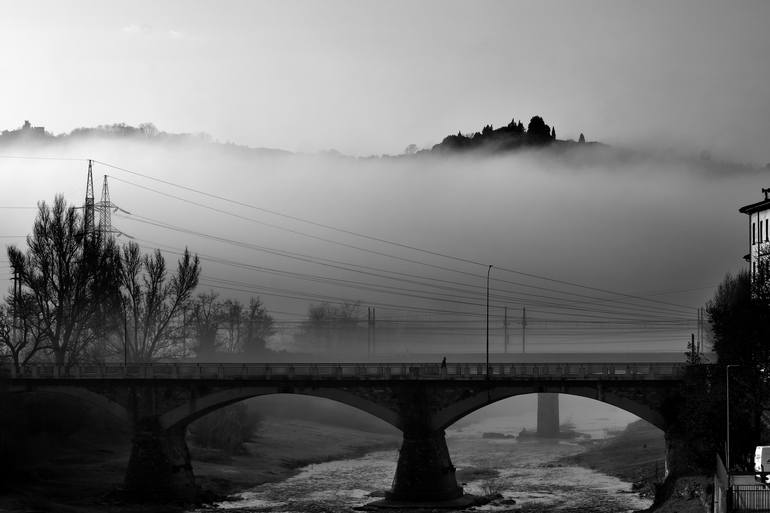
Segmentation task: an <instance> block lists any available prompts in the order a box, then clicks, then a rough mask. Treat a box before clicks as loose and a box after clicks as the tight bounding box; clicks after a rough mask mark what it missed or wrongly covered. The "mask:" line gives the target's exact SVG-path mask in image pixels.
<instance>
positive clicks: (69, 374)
mask: <svg viewBox="0 0 770 513" xmlns="http://www.w3.org/2000/svg"><path fill="white" fill-rule="evenodd" d="M684 369H685V365H684V364H682V363H659V362H656V363H638V362H635V363H492V364H490V365H489V378H490V379H495V380H519V379H521V380H526V379H539V380H543V379H554V380H565V379H567V380H592V381H595V380H598V379H614V380H623V379H626V380H640V379H641V380H644V379H650V380H652V379H662V378H678V377H680V376H682V374H683V373H684ZM0 377H3V378H11V379H14V378H15V379H225V380H227V379H317V380H323V379H329V380H344V379H365V380H396V379H403V380H414V379H419V380H479V379H486V378H487V370H486V368H485V365H484V364H483V363H450V364H447V365H446V367H442V366H441V365H440V364H437V363H243V364H240V363H170V362H169V363H165V362H159V363H149V364H132V363H130V364H128V365H123V364H118V363H108V364H100V365H80V366H74V367H69V368H66V367H62V366H56V365H52V364H31V365H25V366H23V367H22V368H21V370H19V371H17V370H16V369H15V368H14V367H13V366H8V365H0Z"/></svg>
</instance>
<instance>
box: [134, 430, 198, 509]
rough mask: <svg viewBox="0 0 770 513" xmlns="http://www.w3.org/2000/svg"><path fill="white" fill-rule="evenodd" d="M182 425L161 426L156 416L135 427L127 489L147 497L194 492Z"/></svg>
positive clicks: (189, 495) (187, 496) (185, 496)
mask: <svg viewBox="0 0 770 513" xmlns="http://www.w3.org/2000/svg"><path fill="white" fill-rule="evenodd" d="M185 430H186V428H184V427H179V428H172V429H167V430H166V429H162V428H161V426H160V424H159V422H158V420H157V418H146V419H142V420H140V421H139V422H137V423H136V425H135V426H134V436H133V439H132V445H131V456H130V457H129V460H128V469H127V470H126V479H125V486H126V491H127V492H128V493H130V494H131V496H132V497H137V498H148V499H166V498H174V499H193V498H194V497H195V495H196V494H197V488H196V486H195V476H194V475H193V471H192V465H191V464H190V452H189V450H188V449H187V443H186V442H185Z"/></svg>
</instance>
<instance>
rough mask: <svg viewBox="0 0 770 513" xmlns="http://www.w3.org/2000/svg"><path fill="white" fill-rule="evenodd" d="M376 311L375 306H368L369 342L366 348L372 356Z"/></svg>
mask: <svg viewBox="0 0 770 513" xmlns="http://www.w3.org/2000/svg"><path fill="white" fill-rule="evenodd" d="M375 315H376V314H375V312H374V307H373V306H370V307H369V308H367V323H366V325H367V328H368V329H367V344H366V349H367V353H368V354H369V356H372V355H373V354H374V326H375V325H374V322H375Z"/></svg>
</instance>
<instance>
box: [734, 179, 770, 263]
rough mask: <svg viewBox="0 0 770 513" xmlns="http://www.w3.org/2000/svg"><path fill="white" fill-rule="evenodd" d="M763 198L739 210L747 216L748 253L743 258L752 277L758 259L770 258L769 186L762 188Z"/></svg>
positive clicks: (765, 259)
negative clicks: (749, 267) (748, 266)
mask: <svg viewBox="0 0 770 513" xmlns="http://www.w3.org/2000/svg"><path fill="white" fill-rule="evenodd" d="M762 192H763V193H764V194H765V199H764V200H762V201H760V202H759V203H752V204H751V205H746V206H745V207H741V208H740V209H739V212H740V213H742V214H747V215H748V216H749V254H748V255H746V256H744V257H743V258H744V259H746V261H747V262H749V265H750V266H751V276H752V278H753V277H754V275H755V274H756V272H757V265H758V262H760V261H767V260H768V258H770V198H769V197H768V195H770V188H768V189H762Z"/></svg>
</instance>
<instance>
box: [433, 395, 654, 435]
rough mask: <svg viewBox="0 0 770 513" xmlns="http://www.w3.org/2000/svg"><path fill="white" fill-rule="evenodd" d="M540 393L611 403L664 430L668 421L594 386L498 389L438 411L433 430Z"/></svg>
mask: <svg viewBox="0 0 770 513" xmlns="http://www.w3.org/2000/svg"><path fill="white" fill-rule="evenodd" d="M539 392H548V393H557V394H565V395H574V396H578V397H586V398H588V399H594V400H596V401H600V402H603V403H606V404H610V405H612V406H615V407H617V408H620V409H621V410H625V411H627V412H629V413H633V414H634V415H636V416H637V417H639V418H641V419H643V420H646V421H647V422H649V423H650V424H652V425H654V426H655V427H657V428H659V429H661V430H664V431H665V426H666V422H665V419H664V417H663V413H662V412H660V411H658V409H656V408H655V407H653V406H652V405H650V404H645V403H643V402H640V401H635V400H633V399H630V398H628V397H625V396H624V395H623V394H621V393H618V391H615V390H612V389H609V390H604V391H601V390H600V391H598V392H597V389H596V387H592V386H570V387H566V388H559V389H550V388H549V389H543V390H537V389H534V390H533V389H532V387H527V388H524V387H506V386H501V387H495V388H492V389H488V390H483V391H479V392H477V393H475V394H473V395H470V396H468V397H466V398H464V399H462V400H460V401H457V402H455V403H453V404H449V405H447V406H445V407H444V408H442V409H441V410H439V411H438V412H436V413H435V414H434V415H433V417H432V419H431V427H432V428H433V429H446V428H447V427H449V426H451V425H452V424H454V423H455V422H457V421H458V420H460V419H461V418H463V417H465V416H466V415H470V414H471V413H473V412H474V411H476V410H479V409H481V408H483V407H484V406H489V405H490V404H493V403H496V402H498V401H502V400H503V399H508V398H510V397H516V396H519V395H527V394H535V393H539Z"/></svg>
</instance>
